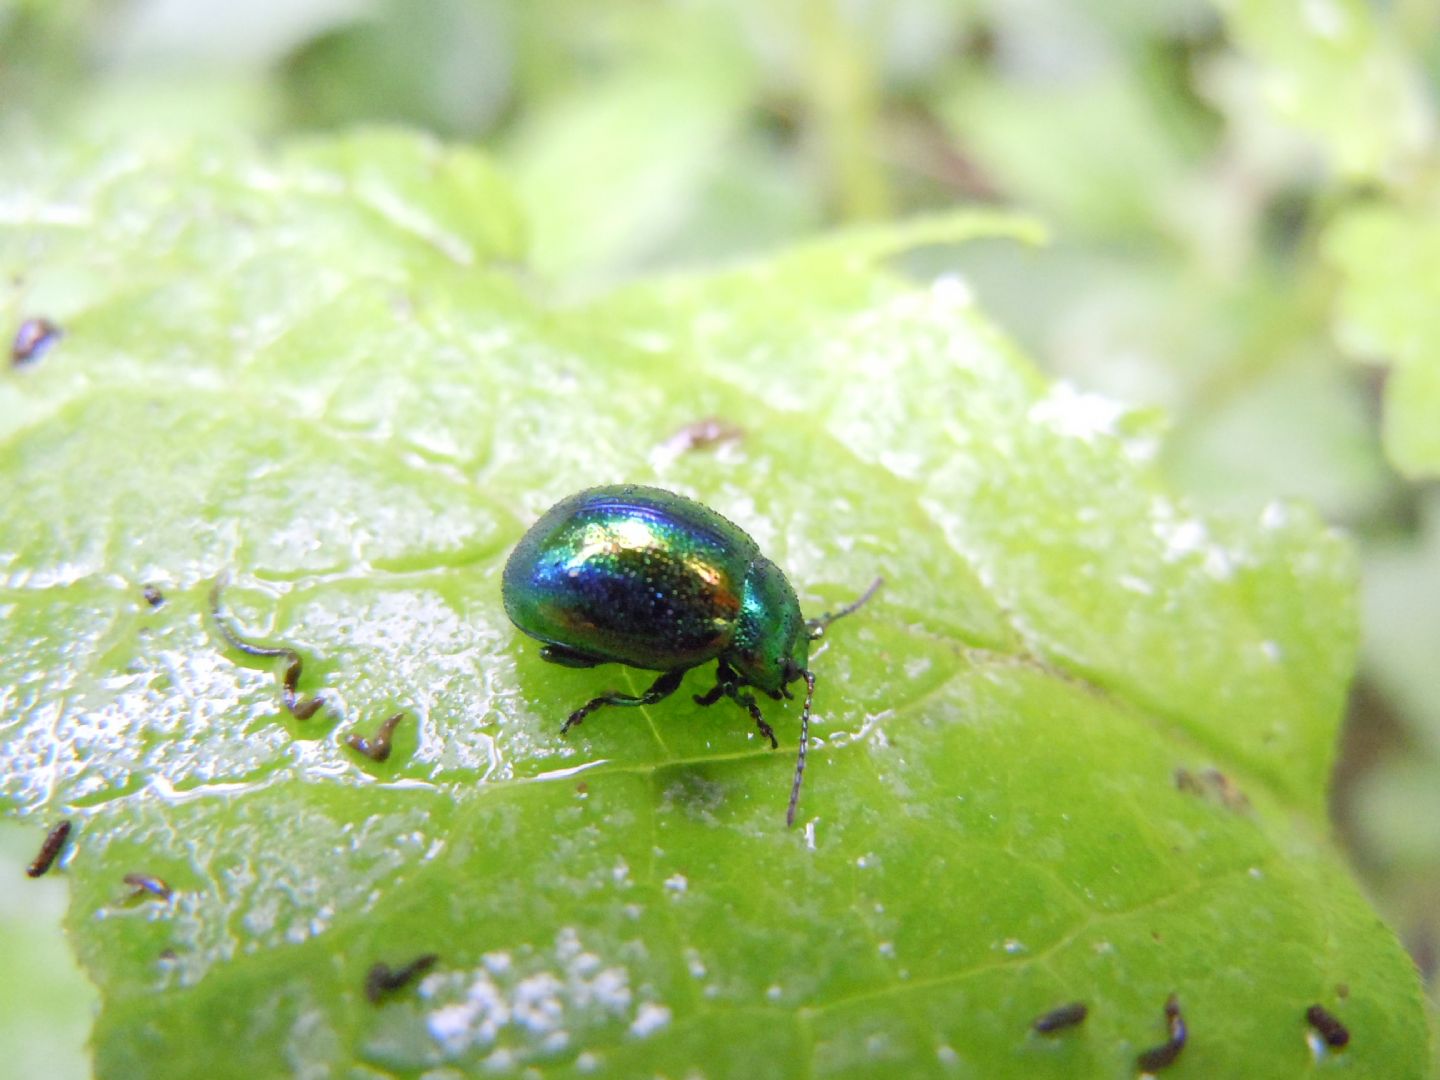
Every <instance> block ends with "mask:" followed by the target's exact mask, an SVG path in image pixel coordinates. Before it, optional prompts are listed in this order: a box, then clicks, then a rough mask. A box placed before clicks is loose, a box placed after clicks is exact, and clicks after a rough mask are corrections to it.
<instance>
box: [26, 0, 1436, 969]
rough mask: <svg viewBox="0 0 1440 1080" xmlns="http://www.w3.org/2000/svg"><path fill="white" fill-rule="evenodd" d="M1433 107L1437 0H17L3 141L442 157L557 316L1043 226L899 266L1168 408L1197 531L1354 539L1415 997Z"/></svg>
mask: <svg viewBox="0 0 1440 1080" xmlns="http://www.w3.org/2000/svg"><path fill="white" fill-rule="evenodd" d="M1437 100H1440V5H1437V4H1435V3H1434V0H1391V2H1388V3H1378V2H1377V3H1373V4H1366V3H1363V2H1360V0H1217V2H1214V3H1212V2H1208V0H1023V2H1019V0H688V2H680V0H673V2H664V0H609V2H597V0H588V2H580V0H246V2H244V3H239V2H232V0H225V2H220V0H212V2H203V3H202V2H200V0H53V2H46V0H0V139H3V142H4V145H5V146H7V147H11V148H14V147H16V146H23V145H25V144H27V143H30V142H33V141H37V140H38V141H62V142H63V141H70V142H73V141H76V140H81V141H83V140H89V139H98V138H102V137H110V136H113V135H115V134H116V133H123V134H125V135H126V136H127V137H133V138H135V139H137V140H143V138H144V137H145V133H146V132H147V131H156V130H159V131H166V132H172V131H175V130H181V131H187V132H196V133H205V134H210V135H216V136H219V137H222V138H223V137H225V135H226V134H227V133H230V132H241V133H246V134H251V135H257V134H258V135H259V136H261V137H279V136H283V135H286V134H288V133H292V132H296V131H307V130H318V129H332V128H336V127H343V126H348V125H355V124H375V123H385V124H402V125H407V126H411V127H416V128H421V129H426V130H429V131H432V132H434V133H435V134H436V135H438V136H440V137H442V138H445V139H452V140H460V141H467V142H473V143H476V144H478V145H481V146H483V147H485V148H486V149H487V150H489V151H490V152H492V153H493V154H494V155H495V157H496V158H497V160H498V161H499V162H500V163H501V164H502V166H503V167H504V169H505V170H506V171H507V172H508V173H509V174H510V175H511V177H512V178H513V180H514V182H515V184H516V186H517V188H518V190H519V193H520V195H521V197H522V199H523V200H525V201H526V202H527V203H528V204H529V205H530V206H531V207H532V208H533V211H534V212H533V215H532V219H533V228H534V233H533V236H532V250H533V259H532V262H531V270H532V272H533V273H535V274H536V275H540V276H543V277H544V278H545V279H547V280H548V281H549V282H551V283H552V284H554V285H556V286H558V287H559V288H561V289H562V290H564V291H565V292H566V293H567V294H573V295H576V296H581V295H584V294H586V293H588V292H592V291H594V290H596V289H599V288H602V287H605V286H607V285H610V284H613V283H614V282H616V281H617V280H623V279H624V278H626V277H630V276H634V275H638V274H642V273H647V274H648V273H654V272H656V271H663V270H666V269H672V268H675V269H679V268H684V267H688V266H695V265H700V264H705V263H710V262H713V261H715V260H719V259H727V258H733V257H737V256H742V255H744V254H746V253H748V252H756V251H760V250H763V249H766V248H768V247H770V246H773V245H777V244H780V243H782V242H785V241H787V240H790V239H793V238H796V237H799V236H803V235H806V234H809V233H812V232H814V231H816V230H819V229H822V228H824V227H826V226H828V225H832V224H835V223H838V222H853V221H859V220H867V219H880V218H893V217H900V216H905V215H908V214H914V213H922V212H925V211H927V210H932V209H936V208H941V207H953V206H956V205H960V204H985V205H1000V206H1013V207H1016V208H1019V209H1023V210H1026V211H1031V212H1033V213H1035V214H1037V215H1038V216H1039V217H1041V218H1042V219H1044V220H1045V221H1047V222H1048V223H1049V225H1050V227H1051V230H1052V234H1053V240H1052V242H1051V243H1050V244H1049V245H1047V246H1045V247H1043V248H1038V249H1021V248H1017V247H1016V246H1015V245H1013V244H1010V243H999V242H997V243H994V244H989V245H987V244H984V243H981V244H976V245H971V246H969V247H967V248H965V249H964V250H963V252H956V251H951V250H944V249H938V250H933V251H928V252H924V253H921V254H920V255H917V256H915V257H913V258H912V260H911V261H912V262H913V264H914V268H915V270H916V271H917V272H922V273H925V274H938V273H953V274H957V275H959V276H960V277H961V278H962V279H963V280H964V281H965V282H967V283H968V285H969V287H970V288H971V289H973V290H974V291H975V292H976V294H977V295H978V296H979V298H980V300H981V303H982V304H983V306H984V307H985V308H986V309H987V310H989V311H990V312H991V313H992V314H993V315H994V316H996V317H997V318H999V319H1000V320H1001V321H1002V322H1003V323H1004V324H1005V325H1006V326H1007V327H1008V329H1009V331H1010V332H1011V333H1012V334H1013V335H1014V336H1015V337H1016V338H1017V339H1019V340H1020V341H1021V342H1022V343H1023V345H1024V346H1025V347H1026V348H1027V349H1028V350H1029V351H1030V352H1031V354H1032V355H1034V356H1036V357H1038V358H1040V360H1041V361H1042V362H1043V363H1044V364H1045V365H1046V366H1047V367H1048V368H1049V369H1050V371H1051V372H1052V373H1053V374H1055V375H1056V376H1058V377H1060V378H1063V379H1066V380H1069V381H1071V382H1073V383H1074V384H1075V385H1076V386H1077V388H1078V389H1079V390H1080V391H1096V392H1100V393H1103V394H1106V395H1110V396H1114V397H1117V398H1120V399H1123V400H1125V401H1127V402H1132V403H1140V404H1154V405H1157V406H1161V407H1163V408H1164V409H1165V410H1166V411H1167V412H1168V414H1169V415H1170V417H1171V418H1172V431H1171V435H1170V437H1169V439H1168V441H1167V443H1166V446H1165V449H1164V454H1165V464H1166V467H1167V469H1168V471H1169V473H1170V475H1171V477H1172V479H1173V481H1174V482H1175V484H1176V485H1177V486H1178V487H1180V488H1181V489H1183V490H1185V491H1188V492H1189V493H1191V494H1192V495H1193V496H1195V497H1196V498H1197V499H1199V500H1201V501H1202V502H1205V503H1208V504H1209V505H1211V506H1223V507H1226V508H1252V509H1253V508H1257V507H1260V506H1263V505H1265V504H1266V503H1268V502H1269V501H1271V500H1274V499H1286V498H1301V499H1305V500H1307V501H1310V502H1313V503H1314V504H1316V505H1317V506H1318V507H1319V508H1320V509H1321V511H1322V512H1323V513H1324V514H1325V515H1326V516H1327V517H1328V519H1329V520H1331V521H1332V522H1334V523H1335V524H1336V525H1338V526H1341V527H1343V528H1345V529H1346V530H1347V531H1348V532H1349V533H1350V534H1351V535H1352V536H1353V537H1354V538H1355V541H1356V543H1357V544H1358V546H1359V548H1360V551H1361V553H1362V558H1363V562H1364V567H1365V586H1364V587H1365V598H1364V600H1365V613H1366V620H1367V622H1366V643H1367V644H1366V650H1365V661H1364V667H1363V670H1362V672H1361V674H1360V677H1359V679H1358V681H1357V684H1356V688H1355V692H1354V695H1353V705H1352V710H1351V714H1350V719H1349V723H1348V725H1347V729H1346V730H1347V734H1346V745H1345V747H1344V751H1343V755H1342V761H1341V765H1340V768H1339V772H1338V775H1337V777H1336V784H1335V788H1334V797H1333V802H1334V805H1333V809H1334V819H1335V823H1336V826H1337V829H1338V831H1339V832H1340V834H1341V836H1342V838H1343V840H1344V842H1345V843H1346V845H1347V847H1348V849H1349V851H1350V853H1351V855H1352V857H1353V859H1354V862H1355V864H1356V866H1357V868H1358V870H1359V871H1360V873H1361V875H1362V876H1363V878H1364V880H1365V881H1366V882H1367V883H1368V884H1369V887H1370V889H1371V890H1372V892H1373V894H1374V896H1375V898H1376V901H1377V903H1378V904H1379V906H1380V908H1381V910H1382V911H1383V912H1384V913H1385V914H1386V916H1387V917H1388V919H1389V920H1390V922H1391V924H1392V925H1393V926H1395V927H1396V928H1397V930H1398V931H1399V932H1400V934H1401V936H1402V938H1403V939H1404V941H1405V943H1406V944H1407V946H1408V947H1409V949H1410V950H1411V952H1412V954H1413V955H1414V956H1415V958H1416V960H1417V962H1418V963H1419V965H1420V966H1421V968H1422V970H1423V971H1424V973H1425V975H1426V977H1427V978H1428V979H1429V980H1430V984H1431V986H1432V989H1433V987H1434V979H1435V973H1436V963H1437V949H1440V674H1437V672H1440V489H1437V486H1436V484H1435V477H1436V475H1437V474H1440V154H1437V149H1436V141H1435V129H1436V122H1437V121H1436V114H1437ZM542 211H543V212H542ZM0 213H3V207H0ZM1391 365H1393V366H1391Z"/></svg>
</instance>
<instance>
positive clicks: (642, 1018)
mask: <svg viewBox="0 0 1440 1080" xmlns="http://www.w3.org/2000/svg"><path fill="white" fill-rule="evenodd" d="M669 1023H670V1010H669V1008H667V1007H666V1006H664V1005H656V1004H654V1003H653V1002H650V1001H647V1002H645V1003H643V1004H642V1005H641V1006H640V1009H639V1011H638V1012H636V1014H635V1022H634V1023H633V1024H631V1025H630V1034H631V1035H634V1036H635V1037H636V1038H637V1039H645V1038H648V1037H649V1036H651V1035H653V1034H655V1032H657V1031H659V1030H661V1029H662V1028H664V1027H667V1026H668V1025H669Z"/></svg>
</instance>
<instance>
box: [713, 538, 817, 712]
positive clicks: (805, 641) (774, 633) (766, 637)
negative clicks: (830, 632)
mask: <svg viewBox="0 0 1440 1080" xmlns="http://www.w3.org/2000/svg"><path fill="white" fill-rule="evenodd" d="M725 658H726V660H727V661H728V662H729V664H730V665H731V666H732V667H733V668H735V670H736V671H738V672H739V673H740V674H741V675H742V676H743V677H744V679H745V681H746V682H748V683H749V684H750V685H751V686H755V687H758V688H759V689H761V690H764V691H765V692H766V693H770V694H778V693H779V692H780V691H781V690H782V689H783V688H784V686H785V684H786V683H788V682H791V681H793V680H794V679H797V678H799V672H800V671H801V670H803V669H804V668H805V666H806V664H808V663H809V662H810V635H809V631H808V630H807V629H806V626H805V619H804V617H803V616H802V615H801V614H800V601H799V600H797V599H796V597H795V590H794V589H792V588H791V587H790V582H788V581H787V580H785V575H784V574H782V573H781V572H780V568H779V567H778V566H776V565H775V564H774V563H772V562H771V561H770V560H769V559H756V560H755V561H754V562H753V563H751V564H750V569H749V571H748V572H747V573H746V575H745V588H744V594H743V596H742V599H741V605H740V617H739V620H738V621H737V622H736V624H735V635H734V637H733V638H732V639H731V642H730V647H729V648H728V649H727V650H726V653H725Z"/></svg>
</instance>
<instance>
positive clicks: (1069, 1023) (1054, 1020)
mask: <svg viewBox="0 0 1440 1080" xmlns="http://www.w3.org/2000/svg"><path fill="white" fill-rule="evenodd" d="M1089 1014H1090V1010H1089V1009H1088V1008H1086V1006H1085V1003H1084V1002H1083V1001H1072V1002H1070V1003H1069V1004H1068V1005H1061V1006H1060V1007H1059V1008H1058V1009H1051V1010H1050V1011H1049V1012H1047V1013H1044V1014H1042V1015H1040V1016H1037V1017H1036V1018H1035V1020H1034V1022H1033V1023H1032V1024H1031V1025H1030V1026H1031V1027H1032V1028H1034V1029H1035V1030H1036V1031H1038V1032H1039V1033H1040V1034H1041V1035H1052V1034H1054V1033H1055V1032H1057V1031H1063V1030H1064V1029H1065V1028H1068V1027H1074V1026H1075V1025H1076V1024H1078V1023H1080V1022H1081V1021H1083V1020H1084V1019H1085V1017H1086V1016H1088V1015H1089Z"/></svg>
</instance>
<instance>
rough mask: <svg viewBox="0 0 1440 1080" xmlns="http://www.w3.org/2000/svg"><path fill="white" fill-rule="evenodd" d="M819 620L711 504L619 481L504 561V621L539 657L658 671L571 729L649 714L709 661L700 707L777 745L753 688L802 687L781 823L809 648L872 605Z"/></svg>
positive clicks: (599, 702)
mask: <svg viewBox="0 0 1440 1080" xmlns="http://www.w3.org/2000/svg"><path fill="white" fill-rule="evenodd" d="M880 585H881V581H880V579H879V578H877V579H876V580H875V581H874V583H872V584H871V586H870V587H869V588H868V589H866V590H865V593H864V595H862V596H861V597H860V598H859V599H858V600H856V601H855V602H854V603H853V604H849V605H847V606H845V607H843V608H841V609H840V610H839V611H837V612H834V613H833V614H831V613H826V614H824V615H822V616H820V617H819V618H818V619H810V620H806V619H805V618H804V617H803V616H802V615H801V614H800V602H799V601H798V600H797V599H796V598H795V590H794V589H792V588H791V587H790V583H789V582H788V581H787V580H785V575H784V574H783V573H781V572H780V568H779V567H777V566H776V565H775V564H774V563H772V562H771V561H770V560H769V559H767V558H765V557H764V556H763V555H761V554H760V549H759V547H758V546H757V545H756V543H755V541H754V540H752V539H750V537H749V536H748V535H747V534H746V533H745V531H744V530H743V529H741V528H740V527H739V526H737V525H735V524H734V523H733V522H730V521H727V520H726V519H725V518H723V517H721V516H720V515H719V514H717V513H715V511H713V510H711V509H710V508H709V507H706V506H702V505H701V504H700V503H698V502H695V501H694V500H693V499H687V498H685V497H684V496H683V495H676V494H674V493H673V492H669V491H664V490H661V489H660V488H653V487H642V486H640V485H638V484H623V485H616V486H613V487H597V488H589V489H587V490H585V491H581V492H579V493H578V494H575V495H571V496H570V497H569V498H568V499H563V500H561V501H560V502H558V503H556V504H555V505H554V506H552V507H551V508H550V509H549V510H548V511H546V512H545V514H544V516H543V517H541V518H540V520H539V521H537V522H536V523H535V524H534V526H532V527H531V529H530V530H529V531H528V532H527V533H526V534H525V535H524V536H523V537H521V539H520V543H519V544H517V545H516V547H515V550H514V551H513V552H511V554H510V559H509V561H508V562H506V564H505V574H504V580H503V586H502V589H503V593H504V598H505V611H506V613H507V614H508V615H509V616H510V620H511V621H512V622H513V623H514V624H515V625H516V626H517V627H519V628H520V629H521V630H522V631H524V632H525V633H526V634H529V635H530V636H531V637H533V638H537V639H539V640H540V641H543V642H544V643H545V647H544V648H543V649H541V650H540V655H541V656H542V657H543V658H544V659H546V660H548V661H550V662H551V663H555V664H563V665H565V666H566V667H577V668H588V667H594V666H596V665H597V664H610V663H615V664H627V665H629V666H630V667H636V668H643V669H646V670H648V671H659V672H662V673H663V674H661V676H660V677H659V678H658V679H656V680H655V681H654V683H652V684H651V686H650V688H649V689H648V690H646V691H645V692H644V693H643V694H638V695H633V694H621V693H616V692H611V693H608V694H602V695H600V696H599V697H597V698H593V699H592V700H590V701H588V702H586V703H585V704H584V705H582V706H580V708H578V709H576V710H575V711H574V712H572V713H571V714H570V717H569V719H567V720H566V721H565V724H564V726H563V727H562V728H561V729H560V732H561V734H564V733H565V732H567V731H569V730H570V729H571V728H572V727H574V726H575V725H576V724H578V723H580V722H581V721H583V720H584V719H585V717H587V716H589V715H590V714H591V713H592V712H594V711H595V710H596V709H599V708H603V707H604V706H606V705H653V704H655V703H656V702H657V701H660V700H662V699H663V698H666V697H669V696H670V695H671V694H673V693H674V692H675V690H676V689H677V688H678V687H679V686H680V681H681V679H683V678H684V676H685V673H686V672H687V671H689V670H690V669H691V668H693V667H699V666H700V665H701V664H705V663H708V662H709V661H711V660H714V661H716V667H715V686H714V687H713V688H712V689H711V690H710V691H709V692H708V693H706V694H703V695H701V694H697V695H696V696H695V701H696V702H697V703H698V704H700V705H713V704H715V702H717V701H719V700H720V699H721V698H722V697H728V698H730V699H731V700H732V701H734V702H735V703H736V704H737V705H739V706H741V707H742V708H744V709H745V710H747V711H748V712H749V713H750V716H751V717H752V718H753V719H754V721H755V726H756V727H758V728H759V729H760V734H761V735H763V736H764V737H765V738H767V739H769V740H770V745H771V747H772V748H774V747H778V746H779V743H778V742H776V739H775V732H774V731H773V730H771V727H770V725H769V724H767V723H766V722H765V718H764V716H762V715H761V713H760V706H759V705H757V704H756V702H755V696H754V695H753V694H751V693H750V692H749V691H748V690H746V689H745V688H746V687H754V688H755V689H757V690H760V691H761V692H763V693H766V694H768V695H770V697H772V698H775V699H776V700H779V699H780V698H782V697H786V698H788V697H791V696H792V695H791V693H790V691H789V689H788V686H789V684H790V683H792V682H794V681H795V680H797V679H804V680H805V686H806V691H805V707H804V710H803V711H802V712H801V715H800V752H799V756H798V758H797V759H796V762H795V781H794V784H793V785H792V787H791V789H790V806H789V809H788V810H787V812H786V814H785V821H786V823H787V824H789V825H793V824H794V823H795V806H796V803H797V802H798V801H799V799H800V783H801V780H802V779H803V777H804V775H805V751H806V748H807V746H808V745H809V741H810V704H811V702H812V700H813V699H814V696H815V676H814V675H813V674H812V673H811V671H810V669H809V667H808V664H809V660H810V643H811V642H812V641H814V640H815V639H816V638H818V637H820V636H821V635H822V634H823V633H824V632H825V628H826V627H827V626H829V625H830V624H831V623H832V622H834V621H835V620H836V619H839V618H841V617H842V616H845V615H849V614H850V613H851V612H852V611H854V610H856V609H857V608H858V607H860V605H861V604H863V603H865V602H866V601H867V600H869V599H870V597H871V596H873V595H874V594H875V590H876V589H878V588H879V587H880Z"/></svg>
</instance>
